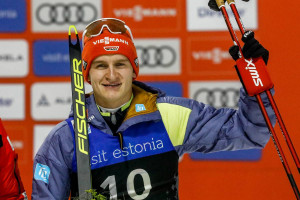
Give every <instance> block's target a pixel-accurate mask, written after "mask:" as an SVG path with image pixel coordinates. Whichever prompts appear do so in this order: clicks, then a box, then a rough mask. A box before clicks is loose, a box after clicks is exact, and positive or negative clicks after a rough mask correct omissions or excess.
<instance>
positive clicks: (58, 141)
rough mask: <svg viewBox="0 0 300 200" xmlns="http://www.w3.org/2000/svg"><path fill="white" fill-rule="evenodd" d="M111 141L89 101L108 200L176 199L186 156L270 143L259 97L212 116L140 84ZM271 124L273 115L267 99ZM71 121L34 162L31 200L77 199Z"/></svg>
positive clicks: (94, 162) (97, 174)
mask: <svg viewBox="0 0 300 200" xmlns="http://www.w3.org/2000/svg"><path fill="white" fill-rule="evenodd" d="M133 96H134V98H133V100H132V102H131V104H130V107H129V108H128V111H127V113H126V116H125V119H124V120H123V123H122V124H121V126H120V127H119V129H118V130H117V133H118V134H117V135H114V134H113V133H112V131H111V130H110V128H109V126H108V125H107V123H106V122H105V120H104V119H103V117H102V116H101V114H100V112H99V110H98V108H97V105H96V103H95V99H94V95H93V94H90V95H89V97H87V98H86V108H87V112H88V120H87V122H88V132H89V134H88V135H89V143H90V160H91V173H92V185H93V188H94V189H96V191H97V192H98V193H101V194H103V195H104V196H106V197H107V199H155V200H160V199H164V200H166V199H178V191H177V189H178V158H179V157H180V156H182V155H183V154H184V153H191V152H203V153H209V152H217V151H234V150H241V149H253V148H263V147H264V146H265V145H266V143H267V142H268V140H269V138H270V134H269V131H268V128H267V126H266V124H265V121H264V119H263V116H262V115H261V111H260V109H259V106H258V104H257V102H256V99H255V98H254V97H249V96H247V95H246V94H245V91H244V90H243V89H241V92H240V99H239V109H238V110H234V109H230V108H221V109H215V108H213V107H211V106H209V105H205V104H203V103H199V102H197V101H195V100H192V99H187V98H180V97H170V96H166V95H165V94H164V93H163V92H162V91H160V90H159V89H156V88H152V87H150V86H147V85H145V84H143V83H141V82H137V81H134V83H133ZM262 99H263V102H264V104H265V106H266V108H267V111H268V113H269V116H270V118H271V120H272V123H273V124H275V115H274V113H273V111H272V109H271V107H270V105H269V103H268V101H267V97H266V96H263V97H262ZM74 145H75V143H74V130H73V114H72V112H71V114H70V116H69V118H68V119H67V120H65V121H63V122H61V123H59V124H58V125H56V127H55V128H54V129H53V130H52V131H51V132H50V134H49V135H48V136H47V138H46V139H45V141H44V143H43V144H42V146H41V147H40V149H39V151H38V153H37V154H36V156H35V159H34V168H33V170H34V178H33V183H32V199H39V200H42V199H68V198H69V196H70V194H71V196H72V197H76V196H78V191H77V174H76V173H77V170H76V169H77V166H76V156H75V153H74V151H75V150H74V149H75V148H74Z"/></svg>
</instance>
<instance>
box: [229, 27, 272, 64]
mask: <svg viewBox="0 0 300 200" xmlns="http://www.w3.org/2000/svg"><path fill="white" fill-rule="evenodd" d="M242 41H243V42H244V43H245V44H244V46H243V48H242V53H243V55H244V57H245V58H246V59H249V58H258V57H262V58H263V60H264V62H265V64H266V65H267V63H268V60H269V51H268V50H267V49H265V48H264V47H263V46H262V45H261V44H260V43H259V42H258V41H257V40H256V39H255V38H254V32H253V31H246V32H245V34H244V35H243V37H242ZM229 53H230V55H231V56H232V58H233V59H234V60H237V59H238V58H239V47H238V46H236V45H233V46H231V47H230V49H229Z"/></svg>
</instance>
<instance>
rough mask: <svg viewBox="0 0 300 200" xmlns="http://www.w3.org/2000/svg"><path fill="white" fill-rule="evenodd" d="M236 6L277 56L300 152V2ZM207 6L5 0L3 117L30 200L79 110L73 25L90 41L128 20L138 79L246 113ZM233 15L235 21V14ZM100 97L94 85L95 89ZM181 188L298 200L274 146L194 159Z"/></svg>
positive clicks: (186, 198) (281, 103) (275, 65)
mask: <svg viewBox="0 0 300 200" xmlns="http://www.w3.org/2000/svg"><path fill="white" fill-rule="evenodd" d="M236 1H237V2H236V3H237V7H238V9H239V11H240V15H241V18H242V20H243V22H244V25H245V27H246V28H247V29H251V30H254V31H255V35H256V38H257V39H258V40H259V41H260V42H261V43H262V44H263V46H265V47H266V48H267V49H268V50H269V51H270V59H269V63H268V68H269V72H270V74H271V77H272V80H273V82H274V83H275V96H274V98H275V100H276V103H277V105H278V107H279V109H280V111H281V115H282V117H283V119H284V120H285V124H286V126H287V129H288V131H289V134H290V137H291V138H292V141H293V143H294V146H295V148H296V151H297V152H299V153H300V135H299V134H300V133H299V129H298V124H299V122H298V121H299V119H300V113H299V112H300V108H299V103H298V101H299V97H300V90H299V86H300V84H299V74H298V73H300V70H299V67H300V63H299V61H298V59H299V58H300V51H299V50H298V46H299V44H300V37H299V30H300V25H299V22H298V19H299V17H300V13H299V11H298V9H297V8H298V7H299V3H298V2H297V1H289V2H288V3H284V2H278V3H274V1H272V0H250V1H249V2H248V3H245V2H242V1H240V0H236ZM207 3H208V0H164V1H155V0H130V1H124V0H84V1H83V0H80V1H79V0H51V1H49V0H27V1H26V0H14V1H0V117H1V118H2V120H3V123H4V125H5V128H6V130H7V133H8V135H9V136H10V138H11V140H12V143H13V145H14V147H15V149H16V151H17V153H18V154H19V168H20V171H21V177H22V179H23V182H24V185H25V189H26V191H27V193H28V196H30V194H31V180H32V177H33V169H32V164H33V158H34V155H35V154H36V152H37V150H38V148H39V147H40V145H41V144H42V143H43V141H44V139H45V137H46V136H47V134H48V133H49V131H50V130H51V129H52V128H53V127H54V126H55V125H56V124H57V123H59V122H60V121H62V120H64V119H65V118H67V116H68V113H69V112H70V109H71V102H72V99H71V85H70V77H69V76H70V71H69V67H70V65H69V53H68V27H69V25H75V26H76V28H77V30H78V31H79V32H80V37H81V34H82V31H83V30H84V27H85V25H87V24H88V23H89V22H90V21H92V20H95V19H97V18H100V17H113V18H119V19H121V20H124V21H125V22H126V24H128V25H129V27H130V28H131V30H132V32H133V36H134V38H135V45H136V48H137V53H138V57H139V61H140V76H139V78H138V80H139V81H144V82H146V83H148V84H150V85H153V86H155V87H158V88H161V89H162V90H164V91H166V93H167V94H168V95H171V96H182V97H188V98H193V99H196V100H198V101H201V102H203V103H207V104H210V105H213V106H214V107H216V108H220V107H230V108H235V109H236V108H237V101H238V97H239V88H240V87H241V84H240V82H239V80H238V76H237V74H236V72H235V69H234V64H235V63H234V61H233V60H232V58H231V56H230V55H229V53H228V49H229V47H230V46H231V45H232V44H233V43H232V41H231V38H230V35H229V33H228V31H227V27H226V26H225V22H224V20H223V16H222V14H221V13H218V12H214V11H211V10H210V9H209V8H208V6H207ZM228 11H229V9H228ZM229 12H230V13H231V11H229ZM230 17H232V22H234V19H233V15H232V14H230ZM234 24H235V23H234ZM234 27H235V28H237V26H234ZM237 35H238V37H239V38H241V35H240V34H239V33H238V34H237ZM91 90H92V89H91V86H90V85H88V84H86V91H87V92H88V91H91ZM275 130H276V132H277V135H278V137H279V140H280V143H281V145H282V147H283V149H284V151H285V154H286V157H287V159H288V161H289V163H290V167H291V170H292V172H293V174H294V178H295V179H296V182H297V183H298V185H299V186H300V175H299V173H298V172H297V169H296V167H295V165H294V164H293V160H292V158H291V156H290V154H289V151H288V149H287V147H286V144H285V141H284V139H283V137H282V134H281V132H280V129H279V126H278V124H276V126H275ZM0 159H1V157H0ZM179 180H180V181H179V195H180V199H183V200H190V199H206V200H216V199H223V200H227V199H228V200H229V199H230V200H232V199H243V200H253V199H258V200H265V199H276V200H277V199H278V200H290V199H295V197H294V194H293V190H292V188H291V186H290V183H289V180H288V178H287V176H286V174H285V171H284V169H283V167H282V164H281V162H280V159H279V156H278V155H277V152H276V149H275V147H274V145H273V143H272V141H270V142H269V143H268V144H267V146H266V148H265V149H263V150H245V151H235V152H220V153H212V154H201V153H192V154H186V155H184V157H183V158H181V161H180V164H179ZM0 184H1V183H0Z"/></svg>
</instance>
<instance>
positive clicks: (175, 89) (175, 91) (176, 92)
mask: <svg viewBox="0 0 300 200" xmlns="http://www.w3.org/2000/svg"><path fill="white" fill-rule="evenodd" d="M147 84H148V85H150V86H152V87H155V88H159V89H160V90H162V91H164V92H165V93H166V94H167V95H168V96H174V97H182V95H183V93H182V85H181V83H180V82H147Z"/></svg>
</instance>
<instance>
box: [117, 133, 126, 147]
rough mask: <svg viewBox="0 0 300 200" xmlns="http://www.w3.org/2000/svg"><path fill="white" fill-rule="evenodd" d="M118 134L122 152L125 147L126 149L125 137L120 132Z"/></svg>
mask: <svg viewBox="0 0 300 200" xmlns="http://www.w3.org/2000/svg"><path fill="white" fill-rule="evenodd" d="M117 134H118V135H117V136H118V139H119V144H120V148H121V150H123V147H124V140H123V135H122V133H121V132H118V133H117Z"/></svg>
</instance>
